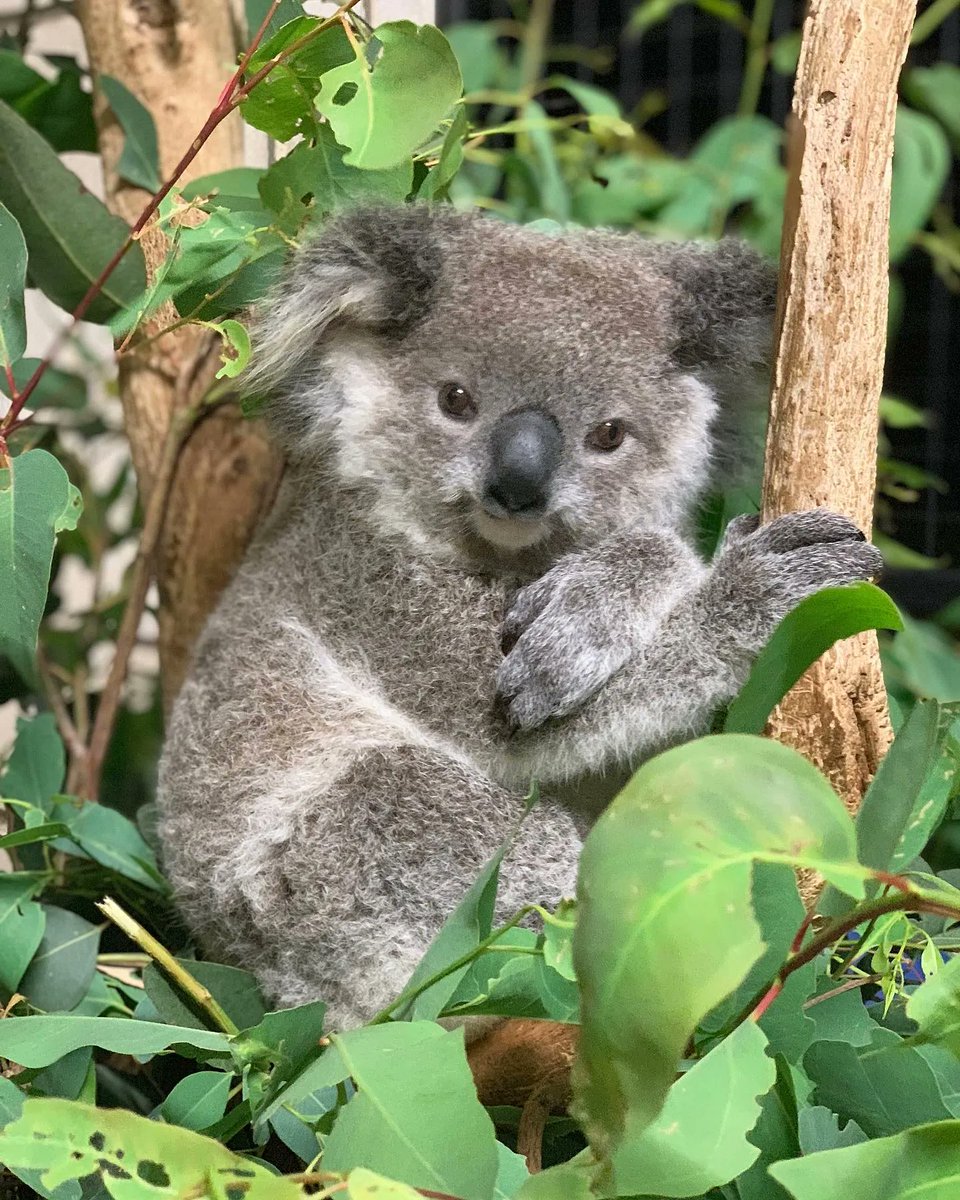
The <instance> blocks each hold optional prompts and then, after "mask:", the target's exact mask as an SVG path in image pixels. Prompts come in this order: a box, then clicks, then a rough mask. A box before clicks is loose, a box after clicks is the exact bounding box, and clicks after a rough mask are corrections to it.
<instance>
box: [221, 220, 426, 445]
mask: <svg viewBox="0 0 960 1200" xmlns="http://www.w3.org/2000/svg"><path fill="white" fill-rule="evenodd" d="M432 224H433V218H432V214H431V210H430V209H429V208H428V207H427V206H426V205H419V206H417V205H404V206H395V207H382V208H363V209H355V210H353V211H351V212H349V213H346V214H344V215H342V216H339V217H335V218H334V219H333V220H331V221H329V222H328V223H327V224H326V225H325V226H324V228H323V230H322V231H321V232H320V233H319V234H318V235H317V236H316V237H314V238H313V239H311V240H310V241H309V242H307V243H306V244H305V245H304V246H303V247H302V248H301V249H300V250H299V251H298V252H297V253H296V254H295V255H294V256H293V258H292V259H291V260H290V262H289V263H288V265H287V267H286V269H285V270H284V272H283V273H282V275H281V278H280V280H279V282H278V283H277V285H276V286H275V287H274V289H273V291H272V293H271V295H270V296H268V297H267V299H266V300H265V301H264V302H263V304H262V305H261V308H260V312H259V314H258V315H257V317H256V318H255V320H254V330H253V347H254V355H253V362H252V364H251V368H250V371H249V372H248V373H247V375H246V376H245V377H244V384H245V385H246V387H247V388H248V390H249V391H250V392H255V393H260V394H264V395H269V396H271V397H273V398H275V400H276V407H277V408H279V409H282V408H283V407H284V405H285V403H286V402H288V401H294V402H295V401H296V400H297V398H298V396H299V394H300V393H301V391H302V384H303V382H304V376H305V375H306V374H314V373H315V372H316V371H317V370H318V369H321V368H322V358H323V352H322V346H323V343H324V339H325V338H326V337H327V336H328V335H329V334H331V333H333V332H334V331H335V330H337V331H339V330H343V329H348V328H354V329H356V330H357V331H358V332H367V333H370V334H378V335H380V336H383V337H400V336H402V335H403V333H404V332H405V331H406V330H407V329H408V328H410V326H412V325H413V324H414V323H415V322H416V321H417V320H419V319H420V318H421V317H422V316H423V315H425V313H426V312H427V310H428V309H429V306H430V296H431V292H432V291H433V288H434V286H435V285H436V282H437V279H438V277H439V274H440V250H439V245H438V242H437V240H436V238H435V237H434V236H433V230H432ZM276 415H277V416H278V417H279V418H280V420H279V421H278V422H277V423H278V424H281V425H282V412H278V413H277V414H276Z"/></svg>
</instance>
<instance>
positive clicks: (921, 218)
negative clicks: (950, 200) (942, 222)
mask: <svg viewBox="0 0 960 1200" xmlns="http://www.w3.org/2000/svg"><path fill="white" fill-rule="evenodd" d="M949 173H950V146H949V143H948V142H947V138H946V135H945V134H944V132H943V130H942V129H941V127H940V125H939V124H938V123H937V122H936V121H935V120H934V119H933V118H932V117H928V116H926V115H925V114H924V113H918V112H915V111H914V110H913V109H912V108H907V107H906V106H905V105H903V104H901V105H900V106H899V107H898V108H897V126H896V135H895V138H894V149H893V183H892V191H891V196H890V259H891V261H892V262H897V261H898V260H899V259H901V258H903V256H904V255H905V254H906V253H907V251H908V250H909V249H910V246H911V245H912V243H913V239H914V237H915V236H916V234H917V233H919V231H920V230H921V229H923V228H924V226H925V225H926V224H927V221H928V220H929V219H930V214H931V213H932V212H933V208H934V205H935V204H936V203H937V201H938V200H939V199H940V194H941V192H942V191H943V188H944V184H945V183H946V181H947V176H948V175H949Z"/></svg>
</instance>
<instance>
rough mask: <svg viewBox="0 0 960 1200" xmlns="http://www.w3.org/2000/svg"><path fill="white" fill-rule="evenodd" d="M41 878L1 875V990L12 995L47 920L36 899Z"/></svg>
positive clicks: (27, 874) (19, 873)
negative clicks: (34, 898)
mask: <svg viewBox="0 0 960 1200" xmlns="http://www.w3.org/2000/svg"><path fill="white" fill-rule="evenodd" d="M43 883H44V878H43V876H42V875H39V876H38V875H33V874H29V873H27V872H17V873H15V874H7V875H0V988H3V990H4V991H5V992H6V993H7V995H8V996H9V995H11V994H12V993H13V992H14V991H16V989H17V985H18V984H19V983H20V980H21V979H22V978H23V973H24V971H25V970H26V969H27V966H28V964H29V962H30V960H31V958H33V955H34V953H35V952H36V949H37V947H38V946H39V945H40V942H41V939H42V938H43V927H44V923H45V917H44V913H43V909H42V908H41V906H40V905H39V904H37V903H35V902H34V900H33V899H32V897H33V896H35V895H36V893H37V892H38V891H39V890H40V888H41V887H42V886H43Z"/></svg>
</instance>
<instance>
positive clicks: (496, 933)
mask: <svg viewBox="0 0 960 1200" xmlns="http://www.w3.org/2000/svg"><path fill="white" fill-rule="evenodd" d="M538 911H539V906H538V905H536V904H525V905H524V906H523V908H521V909H520V911H519V912H517V913H514V915H513V916H512V917H511V918H510V920H509V921H507V922H506V924H504V925H501V926H500V927H499V928H498V929H494V930H493V932H492V933H490V934H489V935H488V936H487V937H485V938H484V939H483V940H482V941H480V942H478V943H477V944H476V946H474V947H473V948H472V949H471V950H468V951H467V952H466V953H465V954H461V955H460V957H459V958H457V959H454V961H453V962H451V963H447V965H446V966H445V967H442V968H441V969H440V970H439V971H436V972H434V974H433V975H430V976H429V977H428V978H426V979H424V980H422V981H421V982H420V983H417V984H414V985H413V986H412V987H408V988H406V989H405V990H404V991H402V992H401V993H400V995H399V996H398V997H397V998H396V1000H391V1001H390V1003H389V1004H388V1005H387V1006H386V1008H381V1009H380V1011H379V1012H378V1013H377V1015H376V1016H375V1017H373V1019H372V1020H371V1021H369V1022H368V1023H369V1024H370V1025H383V1024H384V1023H385V1022H387V1021H389V1020H390V1017H391V1016H392V1015H393V1013H395V1012H396V1011H397V1009H399V1008H405V1007H406V1006H407V1005H408V1004H409V1003H410V1002H411V1000H416V998H417V997H418V996H419V995H421V994H422V993H423V992H425V991H427V989H428V988H432V987H433V985H434V984H435V983H439V982H440V980H441V979H446V977H447V976H448V975H452V974H453V972H454V971H459V970H460V968H461V967H466V966H469V964H470V963H472V962H473V960H474V959H475V958H477V957H478V956H479V955H481V954H483V953H484V951H485V950H487V949H489V947H490V946H492V945H493V943H494V942H496V941H497V940H498V939H499V938H502V937H503V935H504V934H505V933H508V932H509V931H510V930H511V929H513V928H514V926H516V925H519V924H520V922H521V921H522V920H523V918H524V917H528V916H530V915H531V913H535V912H538Z"/></svg>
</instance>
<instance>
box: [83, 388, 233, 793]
mask: <svg viewBox="0 0 960 1200" xmlns="http://www.w3.org/2000/svg"><path fill="white" fill-rule="evenodd" d="M224 401H225V398H224V397H220V398H217V399H213V400H211V399H210V398H206V399H204V400H201V401H200V402H199V403H198V404H196V405H193V406H191V407H188V408H180V409H178V410H177V411H176V412H175V413H174V414H173V417H172V418H171V421H170V427H169V429H168V430H167V437H166V441H165V442H164V445H163V453H162V455H161V458H160V465H159V468H158V470H157V476H156V480H155V482H154V485H153V491H152V492H151V494H150V502H149V504H148V505H147V511H146V515H145V517H144V522H143V532H142V533H141V535H140V544H139V546H138V547H137V557H136V559H135V560H134V565H133V575H132V578H131V581H130V595H129V597H128V599H127V605H126V608H125V609H124V611H123V619H122V621H121V622H120V629H119V631H118V633H117V641H116V651H115V653H114V656H113V662H112V663H111V664H110V673H109V674H108V676H107V681H106V683H105V684H104V688H103V691H102V693H101V695H100V702H99V704H98V706H97V715H96V716H95V717H94V720H93V729H92V730H91V733H90V741H89V746H88V750H87V758H86V771H85V778H84V779H83V784H82V787H81V788H80V789H79V791H80V794H81V795H82V796H84V797H85V798H86V799H87V800H95V799H96V797H97V793H98V792H99V790H100V775H101V772H102V771H103V761H104V758H105V757H106V753H107V747H108V746H109V744H110V738H111V736H112V734H113V727H114V724H115V722H116V718H117V711H118V709H119V706H120V697H121V693H122V691H123V684H124V680H125V679H126V675H127V664H128V663H129V661H130V655H131V653H132V652H133V648H134V646H135V645H136V643H137V633H138V630H139V628H140V619H141V617H142V616H143V610H144V607H145V605H146V602H147V592H148V591H149V590H150V581H151V579H152V578H153V566H154V560H155V558H156V554H157V549H158V547H159V545H160V538H161V535H162V533H163V525H164V520H165V518H166V513H167V504H168V502H169V500H170V493H171V491H172V490H173V482H174V479H175V477H176V471H177V463H178V462H179V459H180V454H181V451H182V450H183V447H184V445H185V444H186V442H187V439H188V438H189V437H190V435H191V433H192V432H193V431H194V429H196V427H197V425H198V423H199V422H200V420H201V419H202V418H203V417H205V416H207V415H208V414H209V413H210V412H212V411H213V409H214V408H215V407H217V406H219V405H220V404H222V403H224Z"/></svg>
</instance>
